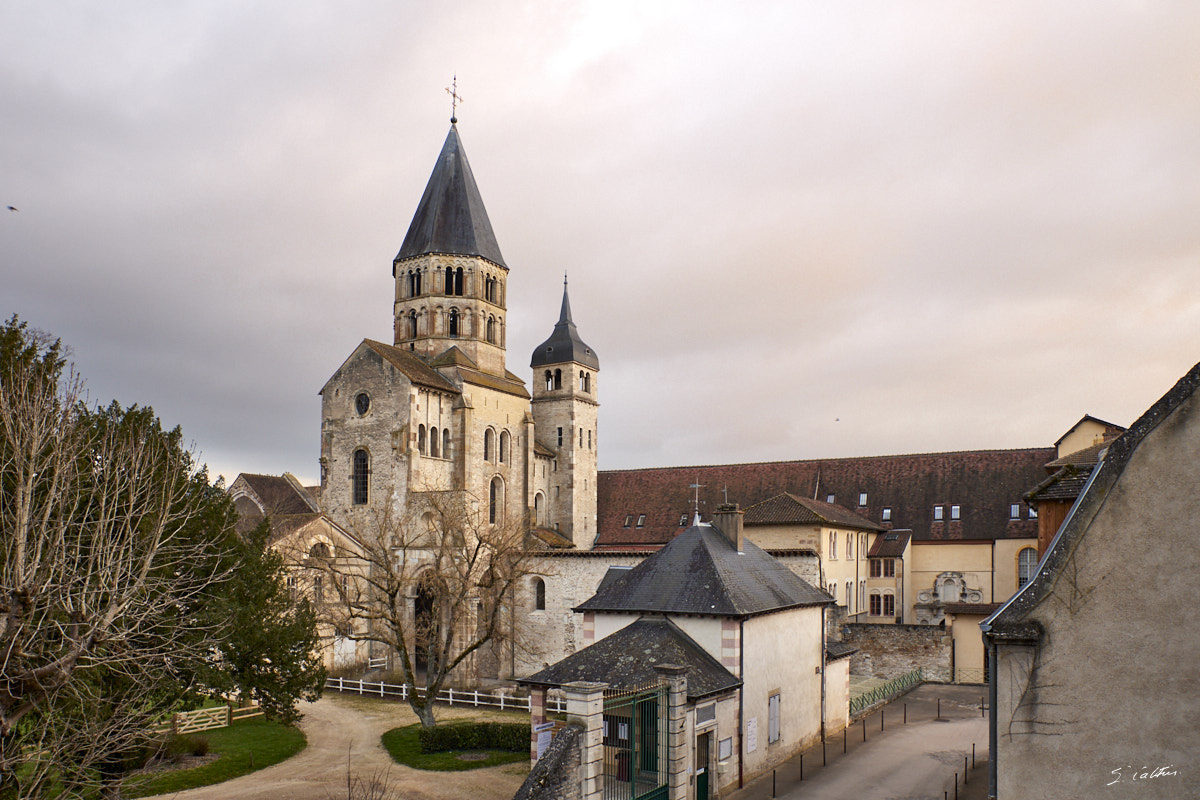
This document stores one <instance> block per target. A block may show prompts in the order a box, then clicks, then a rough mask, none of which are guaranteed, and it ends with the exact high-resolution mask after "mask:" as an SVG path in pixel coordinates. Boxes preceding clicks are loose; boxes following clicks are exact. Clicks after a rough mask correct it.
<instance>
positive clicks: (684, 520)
mask: <svg viewBox="0 0 1200 800" xmlns="http://www.w3.org/2000/svg"><path fill="white" fill-rule="evenodd" d="M686 525H687V514H680V515H679V527H681V528H682V527H685V526H686Z"/></svg>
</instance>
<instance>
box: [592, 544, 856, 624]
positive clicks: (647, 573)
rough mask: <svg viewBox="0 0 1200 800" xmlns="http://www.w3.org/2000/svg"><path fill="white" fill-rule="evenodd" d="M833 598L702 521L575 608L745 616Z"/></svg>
mask: <svg viewBox="0 0 1200 800" xmlns="http://www.w3.org/2000/svg"><path fill="white" fill-rule="evenodd" d="M830 602H832V601H831V600H830V598H829V595H827V594H825V593H824V592H822V591H821V590H819V589H816V588H814V587H813V586H812V585H811V584H809V583H808V582H807V581H805V580H803V579H802V578H800V577H799V576H797V575H796V574H795V573H794V572H792V571H791V570H790V569H788V568H787V566H785V565H784V564H783V563H782V562H780V561H779V560H778V559H776V558H774V557H772V556H770V555H768V554H767V553H766V552H765V551H763V550H762V549H761V548H759V547H758V546H757V545H756V544H754V543H753V542H751V541H749V540H745V541H744V542H743V547H742V552H741V553H739V552H738V551H737V550H736V549H735V548H734V546H733V544H732V543H731V542H730V541H729V539H727V538H725V534H723V533H721V532H720V531H719V530H718V529H716V528H714V527H713V526H711V525H704V524H702V525H693V526H692V527H690V528H688V529H687V530H686V531H684V532H683V533H682V534H680V535H679V536H678V537H676V538H675V539H673V540H672V541H671V542H670V543H669V544H667V545H666V546H665V547H663V548H662V549H661V550H659V551H658V552H657V553H655V554H654V555H652V556H650V557H649V558H647V559H646V560H645V561H643V562H641V563H640V564H638V565H637V566H635V567H634V568H633V569H631V570H629V571H628V572H627V573H626V574H624V575H621V576H619V577H615V578H614V579H613V580H612V581H610V582H608V583H607V584H603V585H601V587H600V588H599V589H597V590H596V593H595V594H594V595H592V596H591V597H590V598H589V599H587V600H585V601H584V602H583V603H581V604H579V606H577V607H576V610H577V611H608V612H614V613H627V612H635V613H636V612H654V613H661V614H704V615H714V616H736V617H746V616H754V615H758V614H767V613H770V612H773V611H780V610H782V609H785V608H796V607H799V606H811V605H824V604H827V603H830Z"/></svg>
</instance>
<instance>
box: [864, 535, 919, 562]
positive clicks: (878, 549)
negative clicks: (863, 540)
mask: <svg viewBox="0 0 1200 800" xmlns="http://www.w3.org/2000/svg"><path fill="white" fill-rule="evenodd" d="M911 538H912V531H892V532H891V533H885V534H884V535H883V536H876V537H875V541H874V542H872V543H871V549H870V550H869V551H867V558H901V557H902V556H903V555H904V548H906V547H908V541H909V539H911Z"/></svg>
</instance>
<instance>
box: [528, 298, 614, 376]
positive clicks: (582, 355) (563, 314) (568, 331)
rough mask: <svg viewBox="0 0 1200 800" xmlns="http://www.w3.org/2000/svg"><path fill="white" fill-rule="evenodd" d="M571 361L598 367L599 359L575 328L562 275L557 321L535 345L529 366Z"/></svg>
mask: <svg viewBox="0 0 1200 800" xmlns="http://www.w3.org/2000/svg"><path fill="white" fill-rule="evenodd" d="M568 361H573V362H575V363H577V364H583V365H584V366H585V367H591V368H592V369H600V359H599V358H597V357H596V351H594V350H592V348H590V347H588V346H587V345H586V344H584V343H583V340H582V339H580V338H579V331H577V330H575V322H574V321H573V320H572V319H571V298H570V296H569V295H568V294H567V278H566V276H565V275H564V276H563V299H562V310H560V311H559V312H558V322H557V323H556V324H555V325H554V332H553V333H551V334H550V338H549V339H547V340H546V341H544V342H542V343H541V344H540V345H538V346H537V349H535V350H534V351H533V361H532V363H531V364H530V365H529V366H531V367H544V366H546V365H547V364H565V363H566V362H568Z"/></svg>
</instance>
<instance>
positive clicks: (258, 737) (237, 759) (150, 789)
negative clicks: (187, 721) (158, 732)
mask: <svg viewBox="0 0 1200 800" xmlns="http://www.w3.org/2000/svg"><path fill="white" fill-rule="evenodd" d="M192 735H193V736H206V737H208V743H209V753H212V754H216V755H219V756H220V758H218V759H217V760H216V761H212V762H210V763H208V764H205V765H204V766H202V767H195V768H194V769H184V770H176V771H174V772H160V773H155V774H153V775H138V776H135V777H132V778H129V779H128V780H126V781H125V785H124V787H123V789H122V792H123V794H124V796H126V797H146V796H148V795H153V794H165V793H168V792H181V791H183V790H184V789H193V788H195V787H197V786H208V785H209V784H212V783H220V782H221V781H227V780H229V779H230V778H236V777H238V776H240V775H245V774H247V773H249V772H254V771H255V770H259V769H262V768H263V767H269V766H271V765H272V764H278V763H279V762H280V761H283V760H284V759H287V758H291V757H292V756H294V755H295V754H296V753H299V752H300V751H301V750H303V749H304V745H305V744H306V742H305V739H304V734H303V733H301V732H300V730H299V729H298V728H289V727H287V726H285V725H281V724H279V723H278V722H268V721H267V720H265V719H263V718H262V717H253V718H251V719H244V720H238V721H236V722H234V723H233V724H232V725H230V726H229V727H227V728H217V729H216V730H211V731H204V732H202V733H198V734H192Z"/></svg>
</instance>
